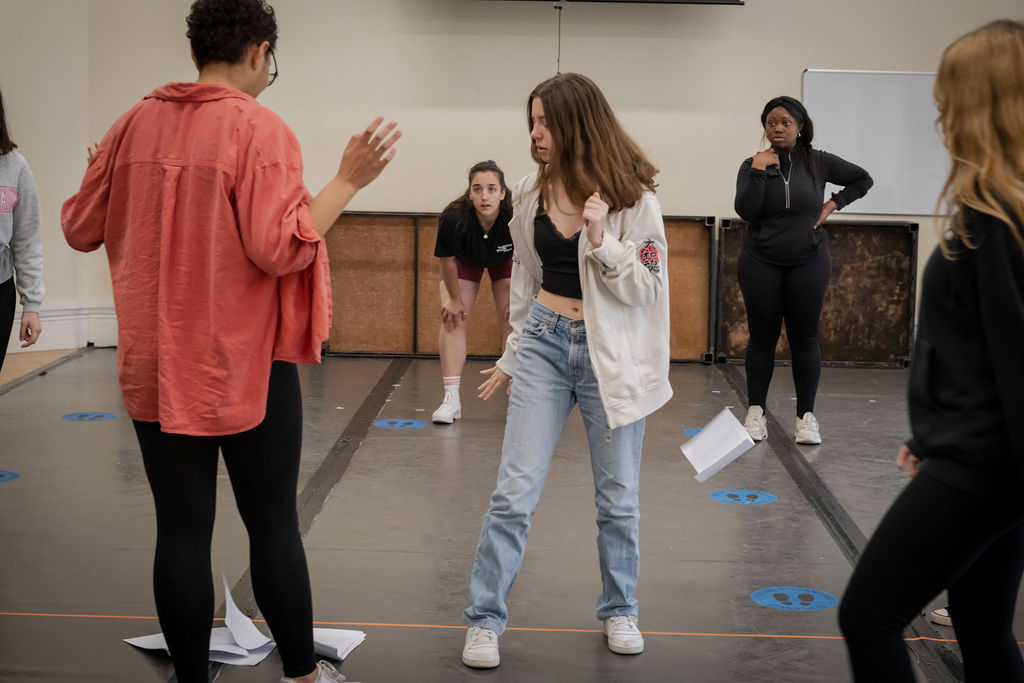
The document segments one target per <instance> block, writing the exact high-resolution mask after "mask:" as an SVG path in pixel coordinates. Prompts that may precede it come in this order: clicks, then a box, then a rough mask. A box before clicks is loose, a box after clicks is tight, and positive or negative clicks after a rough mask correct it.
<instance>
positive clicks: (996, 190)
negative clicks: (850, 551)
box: [839, 21, 1024, 683]
mask: <svg viewBox="0 0 1024 683" xmlns="http://www.w3.org/2000/svg"><path fill="white" fill-rule="evenodd" d="M935 100H936V103H937V105H938V108H939V122H940V123H941V125H942V129H943V133H944V136H945V143H946V147H947V149H948V150H949V153H950V156H951V157H952V169H951V171H950V175H949V178H948V180H947V181H946V185H945V188H944V190H943V198H944V199H945V201H946V204H947V205H948V207H949V209H950V210H951V213H953V214H954V215H953V219H952V221H951V223H950V224H949V225H948V226H945V225H944V226H942V227H943V229H944V232H943V234H942V235H941V243H940V247H939V249H936V250H935V252H934V253H933V254H932V256H931V259H930V260H929V262H928V265H927V267H926V269H925V274H924V281H923V287H922V293H921V316H920V320H919V324H918V335H917V340H916V342H915V346H914V353H913V357H912V363H911V378H910V387H909V391H908V397H907V398H908V406H909V412H910V426H911V432H912V435H913V436H912V438H911V440H910V441H909V442H907V444H906V445H904V446H903V447H902V448H900V450H899V454H898V455H897V465H898V467H899V468H900V469H903V470H907V471H908V472H909V473H910V475H911V476H912V477H913V479H912V480H911V482H910V484H909V485H908V486H907V487H906V489H904V491H903V492H902V493H901V494H900V496H899V497H898V498H897V499H896V501H895V502H894V503H893V506H892V508H890V509H889V511H888V512H887V513H886V515H885V517H884V518H883V519H882V521H881V523H880V524H879V526H878V528H877V529H876V530H875V533H874V536H873V537H872V538H871V541H870V542H869V543H868V545H867V547H866V548H865V550H864V554H863V556H862V557H861V559H860V562H859V563H858V564H857V567H856V569H855V570H854V573H853V576H852V577H851V579H850V584H849V586H848V587H847V589H846V594H845V596H844V597H843V602H842V605H841V606H840V613H839V620H840V625H841V626H842V629H843V634H844V635H845V636H846V643H847V647H848V648H849V652H850V660H851V663H852V666H853V674H854V678H855V679H856V680H857V681H883V680H884V681H908V682H910V681H913V680H914V674H913V671H912V669H911V664H910V659H909V657H908V656H907V649H906V645H905V644H904V642H903V639H902V631H903V629H904V627H906V625H907V624H909V623H910V621H911V620H912V619H913V618H914V617H915V616H916V615H917V614H919V613H920V611H921V610H922V609H923V608H924V607H925V606H926V605H927V604H928V603H929V602H930V601H931V600H932V599H933V598H934V597H935V596H936V595H938V594H939V593H940V592H941V591H942V590H943V589H946V590H947V591H948V594H949V610H950V613H951V614H952V615H953V626H954V628H955V629H956V635H957V639H958V641H959V643H960V650H961V654H962V655H963V663H964V675H965V677H966V680H967V681H968V682H969V683H973V682H975V681H1000V683H1010V682H1012V681H1018V682H1020V681H1024V660H1022V658H1021V653H1020V648H1019V647H1018V645H1017V642H1016V638H1015V637H1014V635H1013V628H1012V627H1013V613H1014V607H1015V606H1016V601H1017V592H1018V589H1019V586H1020V580H1021V575H1022V572H1024V498H1022V497H1021V495H1020V490H1021V489H1022V488H1024V474H1022V471H1024V353H1022V351H1024V24H1022V23H1020V22H1012V21H997V22H993V23H991V24H987V25H986V26H983V27H981V28H980V29H978V30H976V31H974V32H972V33H969V34H967V35H965V36H963V37H962V38H960V39H959V40H957V41H956V42H954V43H953V44H952V45H950V46H949V47H948V48H946V51H945V53H944V54H943V56H942V62H941V64H940V66H939V72H938V75H937V78H936V81H935Z"/></svg>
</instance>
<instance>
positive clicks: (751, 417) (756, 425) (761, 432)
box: [743, 406, 768, 441]
mask: <svg viewBox="0 0 1024 683" xmlns="http://www.w3.org/2000/svg"><path fill="white" fill-rule="evenodd" d="M743 428H744V429H746V430H747V434H749V435H750V438H751V439H753V440H754V441H764V440H765V439H767V438H768V420H767V418H765V416H764V408H762V407H761V406H750V407H749V408H747V417H746V418H745V419H744V420H743Z"/></svg>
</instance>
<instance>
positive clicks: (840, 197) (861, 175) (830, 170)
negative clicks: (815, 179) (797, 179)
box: [821, 152, 875, 209]
mask: <svg viewBox="0 0 1024 683" xmlns="http://www.w3.org/2000/svg"><path fill="white" fill-rule="evenodd" d="M821 161H822V165H823V166H824V167H825V181H826V182H829V183H832V184H833V185H841V186H842V187H843V189H842V190H840V191H839V192H836V193H834V194H833V195H832V197H831V199H832V201H834V202H835V203H836V206H837V207H838V208H840V209H842V208H843V207H844V206H848V205H849V204H850V202H853V201H856V200H858V199H860V198H861V197H863V196H864V195H866V194H867V193H868V190H870V189H871V186H872V185H874V184H875V181H874V180H872V179H871V176H870V175H868V172H867V171H865V170H864V169H863V168H861V167H860V166H858V165H857V164H852V163H850V162H849V161H846V160H845V159H841V158H840V157H837V156H836V155H835V154H830V153H828V152H822V153H821Z"/></svg>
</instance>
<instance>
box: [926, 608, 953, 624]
mask: <svg viewBox="0 0 1024 683" xmlns="http://www.w3.org/2000/svg"><path fill="white" fill-rule="evenodd" d="M928 621H930V622H932V623H933V624H938V625H939V626H952V625H953V617H951V616H949V608H948V607H940V608H939V609H933V610H932V611H931V612H929V613H928Z"/></svg>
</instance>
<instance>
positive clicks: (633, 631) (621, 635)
mask: <svg viewBox="0 0 1024 683" xmlns="http://www.w3.org/2000/svg"><path fill="white" fill-rule="evenodd" d="M636 621H637V620H636V617H634V616H622V617H609V618H607V619H605V620H604V634H605V635H606V636H608V649H609V650H611V651H612V652H615V653H616V654H620V655H638V654H640V653H641V652H643V651H644V637H643V634H641V633H640V627H639V626H637V623H636Z"/></svg>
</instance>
